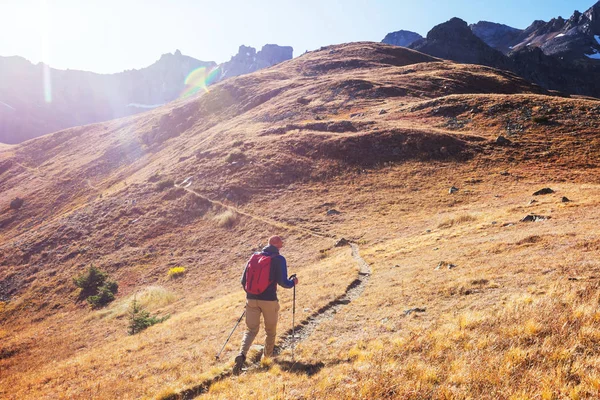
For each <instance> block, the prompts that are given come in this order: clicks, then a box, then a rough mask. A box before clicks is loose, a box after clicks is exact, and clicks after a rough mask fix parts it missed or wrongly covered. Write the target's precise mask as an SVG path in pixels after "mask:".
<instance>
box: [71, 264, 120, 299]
mask: <svg viewBox="0 0 600 400" xmlns="http://www.w3.org/2000/svg"><path fill="white" fill-rule="evenodd" d="M73 283H74V284H75V286H77V287H78V288H80V289H81V293H80V298H81V299H83V298H86V300H87V302H88V303H89V304H90V305H91V306H92V308H100V307H103V306H105V305H107V304H108V303H110V302H111V301H113V300H114V299H115V294H116V293H117V291H118V290H119V285H118V284H117V283H116V282H113V281H110V280H108V274H107V273H106V272H104V271H101V270H99V269H98V268H96V267H95V266H94V265H93V264H92V265H91V266H90V268H89V269H88V271H87V272H85V273H84V274H82V275H81V276H78V277H76V278H73Z"/></svg>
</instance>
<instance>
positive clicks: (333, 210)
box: [327, 208, 341, 215]
mask: <svg viewBox="0 0 600 400" xmlns="http://www.w3.org/2000/svg"><path fill="white" fill-rule="evenodd" d="M340 214H341V212H339V211H338V210H335V209H333V208H332V209H331V210H327V215H340Z"/></svg>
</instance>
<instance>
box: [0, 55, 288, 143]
mask: <svg viewBox="0 0 600 400" xmlns="http://www.w3.org/2000/svg"><path fill="white" fill-rule="evenodd" d="M242 50H243V54H238V55H237V56H234V57H233V58H232V59H231V61H229V62H226V63H224V64H222V65H220V66H217V64H216V63H215V62H213V61H200V60H197V59H195V58H192V57H188V56H185V55H183V54H181V52H180V51H179V50H177V51H175V53H173V54H170V53H169V54H163V55H162V56H161V57H160V59H159V60H158V61H157V62H155V63H154V64H152V65H150V66H149V67H146V68H143V69H140V70H129V71H125V72H121V73H116V74H96V73H92V72H84V71H75V70H66V71H63V70H57V69H53V68H50V67H48V66H46V65H44V64H41V63H40V64H37V65H34V64H32V63H31V62H29V61H27V60H26V59H24V58H21V57H0V76H1V77H2V79H1V80H0V143H9V144H14V143H20V142H23V141H25V140H28V139H32V138H35V137H38V136H40V135H44V134H46V133H50V132H55V131H58V130H62V129H65V128H69V127H73V126H78V125H86V124H90V123H95V122H101V121H106V120H110V119H114V118H120V117H124V116H128V115H132V114H135V113H138V112H142V111H145V110H148V109H151V108H155V107H157V106H160V105H163V104H165V103H168V102H170V101H173V100H175V99H177V98H178V97H180V96H181V95H182V94H183V93H184V90H185V89H186V82H185V81H186V77H187V76H188V75H189V74H190V72H192V71H194V70H196V69H198V68H201V67H204V68H206V69H207V71H214V72H215V73H214V74H212V75H213V76H215V78H214V82H218V81H220V80H223V79H226V78H229V77H231V76H237V75H241V74H247V73H250V72H253V71H256V70H258V69H261V68H265V67H269V66H271V65H274V64H276V63H279V62H281V61H284V60H287V59H290V58H292V52H293V49H292V48H291V47H281V46H277V45H266V46H264V47H263V49H262V50H261V51H259V52H258V53H256V50H255V49H254V48H252V47H245V46H241V47H240V53H241V52H242ZM205 76H206V75H205ZM188 89H189V88H188Z"/></svg>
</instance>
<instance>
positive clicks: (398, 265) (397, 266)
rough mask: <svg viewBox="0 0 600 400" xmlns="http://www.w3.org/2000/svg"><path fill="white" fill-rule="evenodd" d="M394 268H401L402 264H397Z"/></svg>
mask: <svg viewBox="0 0 600 400" xmlns="http://www.w3.org/2000/svg"><path fill="white" fill-rule="evenodd" d="M392 268H400V264H396V265H394V266H393V267H392Z"/></svg>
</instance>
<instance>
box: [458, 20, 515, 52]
mask: <svg viewBox="0 0 600 400" xmlns="http://www.w3.org/2000/svg"><path fill="white" fill-rule="evenodd" d="M469 28H471V31H473V33H474V34H475V36H477V37H478V38H479V39H481V40H483V41H484V42H485V43H486V44H488V45H489V46H491V47H493V48H495V49H496V50H499V51H501V52H503V53H504V54H508V53H509V52H510V51H511V50H512V49H511V46H512V45H513V44H514V43H515V41H516V40H518V38H519V35H521V33H523V30H521V29H517V28H513V27H510V26H508V25H502V24H497V23H495V22H488V21H479V22H478V23H476V24H472V25H469Z"/></svg>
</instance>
